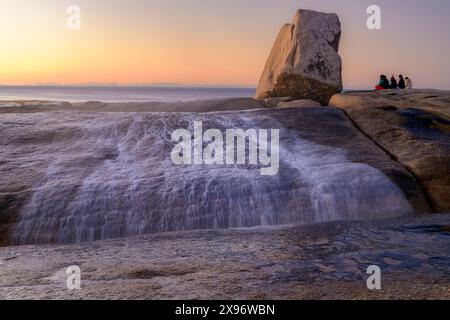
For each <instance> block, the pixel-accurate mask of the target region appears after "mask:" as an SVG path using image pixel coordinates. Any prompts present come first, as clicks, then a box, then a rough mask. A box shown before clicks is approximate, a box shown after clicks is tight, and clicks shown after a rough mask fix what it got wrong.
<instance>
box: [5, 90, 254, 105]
mask: <svg viewBox="0 0 450 320" xmlns="http://www.w3.org/2000/svg"><path fill="white" fill-rule="evenodd" d="M255 92H256V88H225V87H218V88H213V87H178V86H177V87H163V86H161V87H153V86H152V87H149V86H147V87H143V86H141V87H132V86H0V101H1V100H8V101H11V100H52V101H68V102H84V101H104V102H176V101H195V100H210V99H222V98H235V97H236V98H238V97H239V98H240V97H252V96H254V94H255Z"/></svg>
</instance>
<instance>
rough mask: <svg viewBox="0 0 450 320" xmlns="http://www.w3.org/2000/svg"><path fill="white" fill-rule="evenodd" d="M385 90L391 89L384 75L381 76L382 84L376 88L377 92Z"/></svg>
mask: <svg viewBox="0 0 450 320" xmlns="http://www.w3.org/2000/svg"><path fill="white" fill-rule="evenodd" d="M385 89H389V80H388V79H387V77H386V76H385V75H384V74H382V75H381V76H380V83H378V85H377V86H376V87H375V90H385Z"/></svg>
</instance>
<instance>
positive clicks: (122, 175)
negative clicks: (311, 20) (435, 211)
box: [0, 107, 426, 244]
mask: <svg viewBox="0 0 450 320" xmlns="http://www.w3.org/2000/svg"><path fill="white" fill-rule="evenodd" d="M313 119H315V120H317V121H319V123H320V124H321V125H320V126H317V125H313V124H312V123H313V121H312V120H313ZM194 121H202V122H203V126H204V130H207V129H209V128H217V129H219V130H221V131H222V132H225V130H226V129H229V128H243V129H249V128H267V129H271V128H276V129H280V171H279V173H278V175H276V176H273V177H271V176H262V175H261V174H260V166H259V165H256V166H255V165H253V166H251V165H212V166H203V165H182V166H176V165H174V164H173V163H172V161H171V158H170V154H171V151H172V149H173V147H174V143H173V142H172V141H171V134H172V132H173V130H175V129H179V128H185V129H188V130H190V131H191V132H192V131H193V128H192V126H193V123H194ZM0 129H1V132H2V133H3V134H2V136H1V137H0V145H1V147H2V158H1V159H0V160H1V161H0V172H1V174H2V183H1V186H0V187H1V190H0V192H1V195H2V198H0V202H1V210H2V212H1V213H2V215H3V217H5V215H6V216H7V215H8V214H9V215H10V219H8V221H9V223H8V224H4V225H3V226H0V227H3V229H2V234H4V235H5V234H6V235H8V237H9V240H8V241H9V242H11V243H14V244H29V243H35V244H36V243H37V244H39V243H55V242H56V243H79V242H82V241H92V240H99V239H108V238H117V237H124V236H133V235H141V234H146V233H157V232H167V231H178V230H196V229H215V228H238V227H254V226H268V225H281V224H290V223H309V222H320V221H330V220H354V219H356V220H359V219H363V220H364V219H377V218H386V217H397V216H404V215H409V214H411V213H413V211H416V210H417V208H418V207H420V205H417V203H421V202H420V201H422V198H421V197H422V196H421V195H420V194H419V193H418V191H417V190H416V189H415V188H416V187H415V185H414V183H412V182H411V181H412V180H411V179H412V177H410V176H408V173H407V172H406V171H404V170H403V169H402V168H401V167H400V166H398V165H397V164H396V163H395V162H392V161H391V160H390V159H389V157H388V156H387V155H385V154H384V153H383V152H382V151H380V150H379V149H378V148H377V147H376V146H374V145H373V144H372V143H371V142H370V141H369V140H368V139H366V138H365V137H364V136H363V135H361V134H359V132H358V131H357V130H356V129H354V127H353V126H352V124H351V123H350V121H348V119H347V118H346V117H345V116H344V115H343V113H342V112H341V111H339V110H336V109H332V108H323V107H318V108H302V109H284V110H256V111H245V112H242V111H233V112H223V113H213V114H201V113H199V114H197V113H129V112H120V113H83V112H77V111H73V112H66V111H61V112H50V113H35V114H4V115H3V116H2V121H1V122H0ZM349 144H351V146H352V148H351V149H350V148H349ZM369 163H370V164H369ZM399 177H402V178H401V179H399ZM395 179H397V181H396V180H395ZM401 181H403V182H404V183H403V182H401ZM405 181H406V182H405ZM404 186H407V188H410V189H409V190H406V189H404ZM415 192H416V193H415ZM414 194H416V195H415V196H414V197H416V200H417V199H418V200H417V201H414V200H412V199H411V198H410V197H412V196H411V195H414ZM405 195H407V197H408V198H407V197H406V196H405ZM424 210H426V209H424ZM5 225H6V226H8V227H7V230H5Z"/></svg>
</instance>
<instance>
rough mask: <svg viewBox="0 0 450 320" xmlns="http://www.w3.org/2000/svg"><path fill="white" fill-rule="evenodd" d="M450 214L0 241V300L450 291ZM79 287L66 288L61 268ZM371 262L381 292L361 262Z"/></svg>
mask: <svg viewBox="0 0 450 320" xmlns="http://www.w3.org/2000/svg"><path fill="white" fill-rule="evenodd" d="M449 225H450V216H449V215H442V216H427V217H422V218H420V217H414V218H410V219H400V220H388V221H378V222H373V223H369V222H365V223H364V222H360V223H356V222H336V223H327V224H314V225H307V226H297V227H279V228H269V229H242V230H221V231H203V232H187V233H172V234H161V235H153V236H144V237H137V238H128V239H117V240H110V241H101V242H93V243H88V244H84V245H80V246H23V247H7V248H0V298H1V299H449V298H450V287H449V285H448V284H449V283H450V253H449V250H448V248H449V246H450V233H449V230H450V228H449ZM73 264H77V265H79V266H80V267H81V270H82V289H81V290H74V291H69V290H67V289H66V287H65V283H66V273H65V268H66V267H68V266H70V265H73ZM373 264H376V265H378V266H380V268H381V269H382V272H383V277H382V290H379V291H378V290H376V291H369V290H367V287H366V279H367V274H366V270H367V267H368V266H369V265H373Z"/></svg>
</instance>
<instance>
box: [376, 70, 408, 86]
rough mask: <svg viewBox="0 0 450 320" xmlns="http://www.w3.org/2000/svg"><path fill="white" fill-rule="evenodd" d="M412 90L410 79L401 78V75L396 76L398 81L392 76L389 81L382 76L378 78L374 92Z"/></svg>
mask: <svg viewBox="0 0 450 320" xmlns="http://www.w3.org/2000/svg"><path fill="white" fill-rule="evenodd" d="M412 88H413V83H412V81H411V79H410V78H408V77H406V78H403V75H399V76H398V81H397V79H395V76H394V75H392V77H391V81H389V80H388V78H387V77H386V76H385V75H384V74H382V75H381V76H380V83H378V85H376V86H375V90H388V89H406V90H411V89H412Z"/></svg>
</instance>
